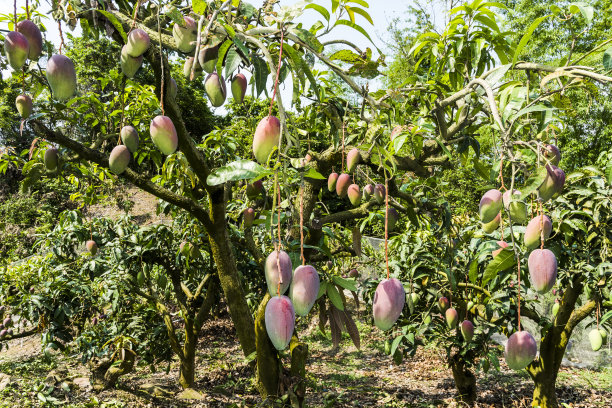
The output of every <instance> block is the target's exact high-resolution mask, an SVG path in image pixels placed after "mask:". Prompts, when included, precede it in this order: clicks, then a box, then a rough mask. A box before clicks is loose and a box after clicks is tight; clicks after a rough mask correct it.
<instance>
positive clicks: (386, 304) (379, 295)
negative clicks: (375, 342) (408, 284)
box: [372, 278, 406, 331]
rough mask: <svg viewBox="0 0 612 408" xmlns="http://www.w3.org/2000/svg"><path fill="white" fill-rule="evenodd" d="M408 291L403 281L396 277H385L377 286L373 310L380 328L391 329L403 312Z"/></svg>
mask: <svg viewBox="0 0 612 408" xmlns="http://www.w3.org/2000/svg"><path fill="white" fill-rule="evenodd" d="M405 302H406V292H405V291H404V286H403V285H402V283H401V282H400V281H399V280H398V279H396V278H391V279H384V280H383V281H381V282H380V283H379V284H378V286H377V287H376V292H375V293H374V301H373V306H372V311H373V313H374V324H375V325H376V327H378V328H379V329H380V330H383V331H386V330H389V329H390V328H391V327H393V325H394V324H395V322H396V321H397V319H398V318H399V317H400V315H401V314H402V309H403V308H404V303H405Z"/></svg>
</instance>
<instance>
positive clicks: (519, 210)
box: [502, 190, 527, 224]
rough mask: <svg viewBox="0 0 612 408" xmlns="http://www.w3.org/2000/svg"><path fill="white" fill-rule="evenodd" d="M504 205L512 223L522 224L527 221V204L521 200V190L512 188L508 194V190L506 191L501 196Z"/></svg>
mask: <svg viewBox="0 0 612 408" xmlns="http://www.w3.org/2000/svg"><path fill="white" fill-rule="evenodd" d="M502 201H503V203H504V207H505V208H506V210H508V212H509V213H510V218H511V219H512V222H513V223H518V224H523V223H524V222H525V221H527V204H526V203H525V202H524V201H521V192H520V191H518V190H514V193H513V194H510V190H508V191H506V192H505V193H504V195H503V197H502Z"/></svg>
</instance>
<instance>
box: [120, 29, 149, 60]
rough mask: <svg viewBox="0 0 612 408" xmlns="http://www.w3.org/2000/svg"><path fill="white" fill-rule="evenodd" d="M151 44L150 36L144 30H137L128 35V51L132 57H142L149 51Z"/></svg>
mask: <svg viewBox="0 0 612 408" xmlns="http://www.w3.org/2000/svg"><path fill="white" fill-rule="evenodd" d="M150 44H151V39H150V38H149V34H147V32H146V31H145V30H143V29H140V28H135V29H133V30H132V31H130V33H129V34H128V39H127V44H126V47H127V48H126V51H127V53H128V55H130V56H131V57H134V58H136V57H140V56H141V55H142V54H144V53H145V52H146V51H147V50H148V49H149V45H150Z"/></svg>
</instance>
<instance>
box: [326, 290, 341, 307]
mask: <svg viewBox="0 0 612 408" xmlns="http://www.w3.org/2000/svg"><path fill="white" fill-rule="evenodd" d="M327 297H328V298H329V300H330V301H331V302H332V304H333V305H334V306H336V308H337V309H339V310H340V311H344V304H343V303H342V298H341V297H340V293H338V289H336V287H335V286H334V285H327Z"/></svg>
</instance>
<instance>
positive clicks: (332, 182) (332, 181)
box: [327, 173, 338, 192]
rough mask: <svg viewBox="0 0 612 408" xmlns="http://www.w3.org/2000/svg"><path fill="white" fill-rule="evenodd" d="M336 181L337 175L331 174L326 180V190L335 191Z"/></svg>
mask: <svg viewBox="0 0 612 408" xmlns="http://www.w3.org/2000/svg"><path fill="white" fill-rule="evenodd" d="M337 181H338V173H332V174H330V175H329V177H328V178H327V189H328V190H329V191H330V192H332V191H334V190H335V189H336V182H337Z"/></svg>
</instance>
